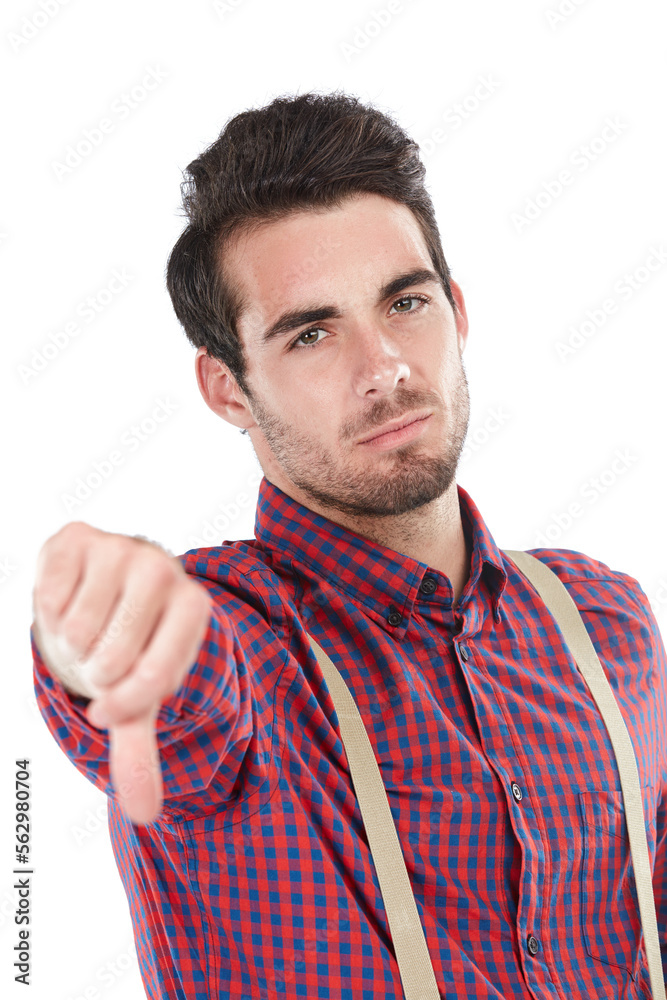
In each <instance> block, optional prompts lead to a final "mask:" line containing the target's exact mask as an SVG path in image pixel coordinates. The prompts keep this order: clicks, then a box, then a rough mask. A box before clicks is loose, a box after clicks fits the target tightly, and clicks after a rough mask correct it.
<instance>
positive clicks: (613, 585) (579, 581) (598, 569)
mask: <svg viewBox="0 0 667 1000" xmlns="http://www.w3.org/2000/svg"><path fill="white" fill-rule="evenodd" d="M526 552H528V553H529V555H532V556H535V558H537V559H539V560H540V562H543V563H546V565H547V566H548V567H549V568H550V569H551V570H553V572H554V573H556V575H557V576H558V578H559V579H560V580H561V582H562V583H563V584H564V585H565V586H566V587H567V589H568V591H569V593H570V594H571V596H572V598H573V599H574V601H575V603H576V604H577V606H578V607H579V608H580V609H581V608H586V609H587V610H591V611H595V610H597V611H599V612H600V613H605V612H607V613H608V612H610V611H615V612H616V613H617V614H618V615H620V616H621V617H626V616H627V617H629V618H634V619H635V620H638V621H639V623H640V624H641V625H643V626H644V627H646V628H648V630H649V631H650V632H652V631H654V629H657V624H656V621H655V617H654V614H653V611H652V608H651V604H650V602H649V599H648V597H647V595H646V593H645V592H644V590H643V589H642V587H641V584H640V583H639V581H638V580H637V579H636V578H635V577H633V576H631V575H630V574H629V573H625V572H623V571H622V570H618V569H612V568H611V567H610V566H609V565H607V563H605V562H602V560H600V559H595V558H593V557H592V556H589V555H586V553H584V552H578V551H576V550H574V549H546V548H536V549H526Z"/></svg>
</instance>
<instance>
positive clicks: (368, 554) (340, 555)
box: [255, 476, 507, 637]
mask: <svg viewBox="0 0 667 1000" xmlns="http://www.w3.org/2000/svg"><path fill="white" fill-rule="evenodd" d="M457 491H458V497H459V506H460V510H461V520H462V524H463V530H464V532H465V535H466V538H467V539H468V541H469V542H472V560H471V570H470V578H469V580H468V583H467V584H466V588H465V590H464V594H463V599H464V600H465V599H466V594H469V595H472V593H473V592H474V591H475V590H476V588H477V586H478V583H479V580H480V577H482V576H483V578H484V581H485V583H486V584H487V586H488V588H489V593H490V595H491V600H492V606H493V614H494V617H495V620H496V621H499V620H500V598H501V596H502V593H503V590H504V588H505V584H506V582H507V571H506V569H505V564H504V562H503V557H502V555H501V553H500V551H499V549H498V547H497V546H496V543H495V541H494V539H493V537H492V535H491V533H490V531H489V529H488V528H487V526H486V523H485V522H484V520H483V518H482V516H481V514H480V513H479V510H478V509H477V506H476V505H475V503H474V502H473V500H472V499H471V497H470V496H469V494H468V493H467V492H466V490H464V489H463V487H462V486H460V485H459V484H458V483H457ZM255 538H256V539H257V541H258V543H259V544H260V545H261V546H262V547H264V548H269V549H273V550H277V552H278V553H279V554H283V555H285V556H287V557H288V559H289V560H290V561H292V562H297V563H300V564H301V565H304V566H306V567H308V568H309V569H310V570H311V572H312V573H314V575H316V576H317V577H319V578H324V579H326V580H327V581H328V582H329V583H330V584H331V585H332V586H334V587H337V588H338V589H339V590H343V591H345V592H346V593H347V594H349V595H350V597H352V598H353V599H355V600H357V601H359V602H361V603H362V604H364V605H366V606H367V607H368V608H369V609H370V610H371V612H372V613H373V617H374V618H376V619H377V620H378V621H379V622H380V623H381V624H382V625H383V626H385V627H388V628H389V629H390V631H391V632H392V634H394V635H396V636H397V637H400V635H401V632H402V631H404V630H405V628H406V627H407V624H408V621H409V617H410V615H411V614H412V610H413V606H414V603H415V601H416V600H420V599H423V595H422V593H420V585H421V583H422V580H423V578H424V577H425V576H427V575H431V576H435V577H436V579H437V580H438V581H439V582H440V583H441V584H446V588H448V591H447V592H448V594H449V597H450V598H451V594H452V590H451V582H450V581H449V578H448V577H447V576H446V575H445V574H444V573H441V572H439V571H438V570H434V569H433V568H432V567H430V566H429V565H428V564H427V563H423V562H418V561H417V560H416V559H412V558H410V557H409V556H406V555H403V554H402V553H400V552H396V551H395V550H394V549H390V548H387V547H386V546H384V545H378V544H376V543H375V542H371V541H369V540H368V539H366V538H363V537H362V536H361V535H358V534H356V533H355V532H354V531H350V530H349V529H348V528H345V527H342V526H341V525H340V524H337V523H336V522H335V521H331V520H329V519H328V518H326V517H323V516H322V515H321V514H317V513H315V511H312V510H311V509H310V508H309V507H306V506H304V505H303V504H302V503H299V502H298V501H297V500H294V499H293V498H292V497H290V496H288V495H287V494H286V493H284V492H283V491H282V490H281V489H279V487H277V486H275V485H274V484H273V483H271V482H270V481H269V480H268V479H267V478H266V476H263V477H262V481H261V483H260V486H259V497H258V500H257V510H256V514H255ZM450 604H451V601H450ZM392 608H393V609H395V610H397V611H398V612H399V614H400V616H401V623H400V625H401V627H399V628H397V627H396V624H395V623H396V621H397V619H396V618H394V619H393V622H394V624H393V625H392V622H391V621H388V617H389V616H390V615H391V609H392Z"/></svg>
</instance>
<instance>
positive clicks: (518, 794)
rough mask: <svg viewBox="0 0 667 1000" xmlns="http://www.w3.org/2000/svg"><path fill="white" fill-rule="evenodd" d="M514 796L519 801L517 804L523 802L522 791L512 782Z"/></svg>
mask: <svg viewBox="0 0 667 1000" xmlns="http://www.w3.org/2000/svg"><path fill="white" fill-rule="evenodd" d="M512 795H513V796H514V798H515V799H516V800H517V802H521V799H522V798H523V795H522V794H521V789H520V788H519V786H518V785H517V783H516V781H513V782H512Z"/></svg>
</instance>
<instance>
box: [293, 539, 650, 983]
mask: <svg viewBox="0 0 667 1000" xmlns="http://www.w3.org/2000/svg"><path fill="white" fill-rule="evenodd" d="M505 555H507V556H508V557H509V558H510V559H512V560H513V561H514V562H515V563H516V565H517V566H518V567H519V569H520V570H521V571H522V572H523V573H525V575H526V576H527V577H528V579H529V580H530V582H531V583H532V584H533V586H534V587H535V588H536V590H537V591H538V593H539V594H540V596H541V598H542V600H543V601H544V602H545V604H546V605H547V607H548V608H549V611H550V612H551V614H552V615H553V616H554V618H555V619H556V621H557V623H558V625H559V627H560V630H561V632H562V633H563V637H564V639H565V642H566V645H567V646H568V648H569V650H570V652H571V653H572V656H573V657H574V659H575V662H576V664H577V666H578V668H579V670H580V672H581V674H582V676H583V677H584V680H585V681H586V683H587V684H588V687H589V688H590V691H591V694H592V695H593V698H594V699H595V702H596V704H597V706H598V708H599V709H600V713H601V715H602V718H603V720H604V723H605V725H606V727H607V731H608V732H609V736H610V738H611V743H612V746H613V748H614V753H615V754H616V759H617V762H618V767H619V772H620V777H621V788H622V790H623V801H624V804H625V814H626V820H627V823H628V832H629V837H630V853H631V855H632V864H633V868H634V871H635V881H636V885H637V897H638V900H639V912H640V919H641V923H642V928H643V931H644V942H645V946H646V956H647V959H648V965H649V975H650V979H651V992H652V995H653V1000H667V997H666V996H665V985H664V980H663V974H662V960H661V956H660V942H659V938H658V925H657V920H656V912H655V901H654V899H653V888H652V878H651V868H650V862H649V854H648V845H647V842H646V830H645V827H644V810H643V806H642V799H641V792H640V788H639V774H638V771H637V762H636V759H635V755H634V750H633V748H632V742H631V740H630V736H629V734H628V731H627V728H626V726H625V722H624V720H623V717H622V715H621V713H620V710H619V708H618V705H617V703H616V699H615V698H614V694H613V692H612V690H611V687H610V685H609V681H608V680H607V677H606V675H605V673H604V671H603V669H602V665H601V663H600V660H599V659H598V656H597V653H596V652H595V647H594V646H593V643H592V642H591V640H590V638H589V635H588V632H587V631H586V626H585V625H584V622H583V620H582V618H581V616H580V614H579V611H578V610H577V606H576V605H575V603H574V601H573V600H572V598H571V597H570V595H569V593H568V592H567V590H566V588H565V586H564V585H563V584H562V583H561V581H560V580H559V579H558V577H557V576H556V574H555V573H554V572H553V570H551V569H550V568H549V567H548V566H547V565H546V564H545V563H542V562H540V560H539V559H536V558H535V557H534V556H531V555H529V554H528V553H527V552H516V551H514V550H505ZM308 638H309V640H310V644H311V647H312V649H313V652H314V653H315V656H316V657H317V661H318V663H319V665H320V668H321V670H322V673H323V675H324V679H325V680H326V682H327V687H328V688H329V692H330V694H331V698H332V700H333V703H334V707H335V709H336V714H337V716H338V722H339V727H340V735H341V739H342V741H343V746H344V747H345V753H346V755H347V760H348V764H349V767H350V774H351V775H352V783H353V785H354V790H355V793H356V796H357V800H358V802H359V809H360V811H361V816H362V819H363V822H364V827H365V829H366V836H367V837H368V844H369V847H370V849H371V855H372V857H373V862H374V864H375V870H376V871H377V876H378V882H379V883H380V890H381V892H382V899H383V901H384V905H385V909H386V911H387V920H388V923H389V929H390V932H391V938H392V942H393V945H394V951H395V953H396V961H397V963H398V968H399V972H400V974H401V982H402V984H403V991H404V993H405V998H406V1000H439V997H440V993H439V991H438V987H437V983H436V979H435V973H434V972H433V965H432V963H431V958H430V955H429V952H428V948H427V945H426V938H425V936H424V930H423V928H422V925H421V921H420V920H419V913H418V910H417V904H416V902H415V898H414V894H413V892H412V887H411V885H410V879H409V876H408V872H407V868H406V866H405V860H404V858H403V852H402V850H401V846H400V843H399V840H398V835H397V833H396V826H395V824H394V819H393V816H392V814H391V809H390V808H389V800H388V799H387V792H386V789H385V787H384V783H383V781H382V776H381V775H380V769H379V767H378V764H377V760H376V758H375V754H374V752H373V748H372V746H371V742H370V740H369V738H368V733H367V732H366V728H365V726H364V723H363V720H362V718H361V716H360V714H359V710H358V708H357V706H356V704H355V701H354V698H353V697H352V695H351V693H350V690H349V688H348V686H347V684H346V683H345V681H344V680H343V677H342V676H341V674H340V673H339V671H338V669H337V668H336V667H335V666H334V664H333V663H332V661H331V659H330V658H329V656H327V654H326V653H325V652H324V650H323V649H322V648H321V647H320V646H319V645H318V644H317V643H316V642H315V640H314V639H313V637H312V636H311V635H308Z"/></svg>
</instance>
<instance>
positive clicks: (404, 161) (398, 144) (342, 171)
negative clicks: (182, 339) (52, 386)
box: [166, 92, 456, 399]
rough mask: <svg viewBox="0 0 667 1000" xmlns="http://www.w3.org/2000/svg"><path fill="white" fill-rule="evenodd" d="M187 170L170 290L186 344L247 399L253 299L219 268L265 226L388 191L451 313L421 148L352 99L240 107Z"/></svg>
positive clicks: (291, 99)
mask: <svg viewBox="0 0 667 1000" xmlns="http://www.w3.org/2000/svg"><path fill="white" fill-rule="evenodd" d="M183 173H184V177H185V179H184V180H183V181H182V183H181V196H182V201H183V209H184V214H185V215H186V216H187V219H188V224H187V226H186V228H185V229H184V231H183V233H182V234H181V236H180V237H179V239H178V240H177V242H176V244H175V246H174V248H173V250H172V251H171V254H170V256H169V260H168V262H167V268H166V282H167V289H168V291H169V295H170V296H171V301H172V304H173V306H174V311H175V312H176V315H177V317H178V319H179V321H180V322H181V323H182V325H183V327H184V329H185V333H186V335H187V337H188V340H189V341H190V343H191V344H193V345H194V346H195V347H197V348H198V347H206V351H207V354H209V355H211V356H212V357H215V358H217V359H218V360H220V361H222V362H223V363H224V364H225V365H227V367H228V368H229V370H230V371H231V373H232V375H233V376H234V378H235V379H236V382H237V384H238V386H239V388H240V389H241V391H242V392H243V393H244V394H245V396H246V397H247V398H248V399H252V398H253V394H252V392H251V389H250V386H249V385H248V383H247V381H246V373H247V359H246V356H245V353H244V350H243V344H242V342H241V339H240V337H239V335H238V331H237V322H238V319H239V317H240V315H241V313H242V311H245V309H247V308H248V307H249V306H251V305H252V304H251V303H249V302H246V301H244V300H243V299H242V298H241V295H240V293H239V290H238V289H237V288H235V287H234V286H233V285H232V283H231V281H229V280H228V277H227V276H226V274H225V248H226V246H227V245H228V244H229V243H230V242H231V240H232V237H234V238H236V237H239V236H243V235H246V234H248V233H249V232H251V231H252V230H253V229H254V228H255V227H257V226H258V225H261V224H262V223H265V222H271V221H277V220H279V219H281V218H284V217H285V216H286V215H289V214H290V213H291V212H294V211H303V210H308V209H311V210H320V211H321V210H323V209H327V208H336V207H339V206H340V205H341V203H342V202H343V201H344V199H345V198H346V197H349V196H353V195H356V194H359V193H362V192H373V193H375V194H379V195H384V196H385V197H386V198H392V199H393V200H394V201H396V202H400V203H401V204H403V205H407V207H408V208H409V209H410V210H411V211H412V213H413V215H414V216H415V218H416V220H417V223H418V224H419V227H420V229H421V232H422V233H423V236H424V239H425V241H426V245H427V247H428V251H429V255H430V257H431V261H432V263H433V268H434V270H435V271H436V273H437V274H438V275H439V277H440V279H441V281H442V286H443V290H444V292H445V294H446V296H447V298H448V300H449V302H450V304H451V306H452V308H453V310H454V312H456V303H455V301H454V297H453V295H452V290H451V287H450V283H449V278H450V270H449V267H448V265H447V262H446V260H445V257H444V254H443V252H442V245H441V242H440V234H439V232H438V227H437V224H436V221H435V211H434V208H433V203H432V201H431V198H430V196H429V194H428V192H427V191H426V188H425V186H424V175H425V168H424V165H423V163H422V162H421V160H420V158H419V146H418V145H417V143H415V142H414V141H413V140H412V139H411V138H410V137H409V136H408V135H407V133H406V132H405V131H404V130H403V129H402V128H401V127H400V125H398V124H397V123H396V122H395V121H394V120H393V119H391V118H390V117H388V116H387V115H386V114H383V113H382V112H380V111H378V110H377V109H375V108H373V107H370V106H365V105H363V104H362V103H361V102H360V101H359V99H358V98H356V97H352V96H350V95H347V94H343V93H339V92H334V93H331V94H323V95H322V94H316V93H307V94H301V95H299V96H296V97H295V96H284V97H277V98H275V100H273V101H272V102H271V103H270V104H267V105H266V106H265V107H263V108H257V109H252V110H250V111H243V112H242V113H241V114H238V115H235V117H233V118H231V119H230V120H229V121H228V122H227V124H226V126H225V128H224V129H223V131H222V132H221V133H220V135H219V137H218V138H217V139H216V140H215V142H213V143H212V144H211V145H210V146H209V147H208V148H207V149H206V150H204V152H203V153H202V154H201V155H200V156H198V157H197V158H196V159H195V160H193V161H192V163H190V164H188V166H187V167H186V169H185V171H184V172H183Z"/></svg>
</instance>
